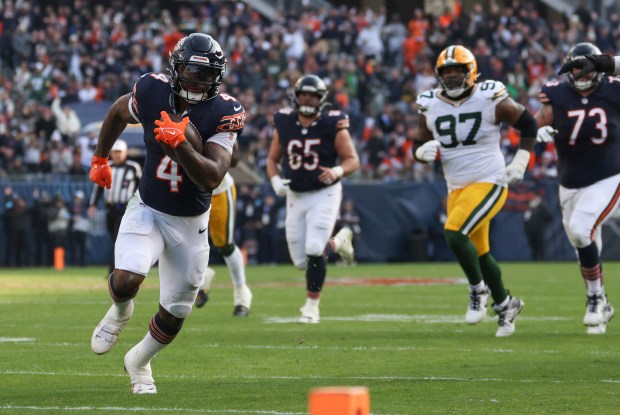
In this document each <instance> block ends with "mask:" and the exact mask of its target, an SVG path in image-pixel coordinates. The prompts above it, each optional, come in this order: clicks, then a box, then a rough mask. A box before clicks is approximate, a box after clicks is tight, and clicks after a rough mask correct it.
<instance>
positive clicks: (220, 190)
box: [213, 172, 234, 196]
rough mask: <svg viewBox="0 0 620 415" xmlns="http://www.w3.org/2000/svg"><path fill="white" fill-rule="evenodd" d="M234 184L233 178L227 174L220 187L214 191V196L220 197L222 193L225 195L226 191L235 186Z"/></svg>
mask: <svg viewBox="0 0 620 415" xmlns="http://www.w3.org/2000/svg"><path fill="white" fill-rule="evenodd" d="M233 183H234V180H233V177H232V176H231V175H230V173H228V172H226V175H225V176H224V178H223V179H222V182H221V183H220V185H219V186H218V187H216V188H215V189H214V190H213V195H214V196H215V195H219V194H220V193H224V192H225V191H226V190H228V188H229V187H230V186H232V185H233Z"/></svg>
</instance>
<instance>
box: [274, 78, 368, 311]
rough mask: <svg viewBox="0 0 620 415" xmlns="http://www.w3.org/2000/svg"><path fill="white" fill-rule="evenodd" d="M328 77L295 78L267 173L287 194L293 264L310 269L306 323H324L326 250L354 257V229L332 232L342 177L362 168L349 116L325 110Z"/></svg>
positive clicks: (276, 188)
mask: <svg viewBox="0 0 620 415" xmlns="http://www.w3.org/2000/svg"><path fill="white" fill-rule="evenodd" d="M326 99H327V87H326V85H325V82H324V81H323V80H322V79H321V78H319V77H318V76H316V75H304V76H302V77H301V78H299V80H297V82H296V83H295V87H294V96H293V107H294V108H293V109H291V108H286V109H282V110H280V111H279V112H277V113H276V114H275V115H274V124H275V129H274V132H273V137H272V140H271V146H270V148H269V154H268V156H267V163H266V167H267V175H268V176H269V178H270V179H271V184H272V186H273V189H274V191H275V193H276V194H277V195H278V196H286V241H287V243H288V249H289V253H290V255H291V259H292V261H293V264H294V265H295V267H297V268H298V269H302V270H305V272H306V292H307V294H306V297H307V298H306V303H305V304H304V306H303V307H301V309H300V311H301V318H300V320H299V321H300V322H301V323H318V322H319V297H320V295H321V290H322V288H323V283H324V282H325V276H326V274H327V259H326V254H327V253H329V252H337V253H339V254H340V256H341V257H342V258H343V259H344V260H345V261H347V262H351V261H352V260H353V246H352V244H351V237H352V233H351V230H350V229H348V228H343V229H342V230H341V231H340V232H338V234H336V236H335V237H334V238H333V239H330V236H331V234H332V232H333V230H334V225H335V223H336V219H337V217H338V212H339V211H340V202H341V201H342V184H341V183H340V179H341V178H342V177H343V176H346V175H349V174H351V173H353V172H354V171H356V170H357V169H358V168H359V165H360V162H359V157H358V155H357V152H356V150H355V147H354V145H353V141H352V139H351V135H350V134H349V130H348V128H349V117H348V116H347V115H346V114H344V113H343V112H341V111H338V110H329V109H324V107H325V101H326Z"/></svg>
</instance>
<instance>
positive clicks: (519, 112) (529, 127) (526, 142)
mask: <svg viewBox="0 0 620 415" xmlns="http://www.w3.org/2000/svg"><path fill="white" fill-rule="evenodd" d="M495 118H496V119H497V121H499V122H505V123H507V124H508V125H511V126H513V127H514V128H516V129H517V130H519V131H521V139H520V140H519V149H523V150H526V151H528V152H529V151H530V150H532V148H533V147H534V144H535V143H536V130H537V129H538V127H537V124H536V119H534V117H533V116H532V114H530V112H529V111H528V110H526V109H525V107H524V106H523V105H521V104H519V103H518V102H516V101H515V100H513V99H512V98H506V99H504V100H502V102H500V103H499V104H497V106H496V107H495Z"/></svg>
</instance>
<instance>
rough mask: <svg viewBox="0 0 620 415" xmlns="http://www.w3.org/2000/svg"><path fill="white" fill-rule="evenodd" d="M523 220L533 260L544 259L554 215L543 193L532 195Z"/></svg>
mask: <svg viewBox="0 0 620 415" xmlns="http://www.w3.org/2000/svg"><path fill="white" fill-rule="evenodd" d="M523 220H524V226H525V234H526V236H527V243H528V245H529V247H530V251H531V258H532V260H533V261H544V260H545V259H546V258H547V251H546V249H547V239H546V238H547V229H548V228H549V224H550V223H551V222H552V220H553V216H552V215H551V210H550V209H549V207H548V206H547V204H546V203H545V201H544V200H543V198H542V195H540V194H534V195H532V199H531V200H530V203H529V206H528V209H527V210H526V211H525V213H524V214H523Z"/></svg>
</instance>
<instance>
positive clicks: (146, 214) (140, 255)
mask: <svg viewBox="0 0 620 415" xmlns="http://www.w3.org/2000/svg"><path fill="white" fill-rule="evenodd" d="M163 248H164V242H163V239H162V237H161V235H160V234H159V231H158V229H157V227H156V226H154V223H153V214H152V212H151V211H150V209H149V208H148V207H145V206H144V205H142V206H140V204H139V203H138V201H137V199H132V202H130V204H129V207H128V208H127V212H126V215H125V218H124V219H123V221H122V224H121V226H120V231H119V234H118V238H117V241H116V244H115V263H116V266H117V268H116V269H115V270H114V271H113V272H112V273H111V274H110V276H109V278H108V288H109V291H110V297H111V298H112V306H111V307H110V309H109V310H108V312H107V313H106V315H105V316H104V318H103V319H102V320H101V322H100V323H99V324H98V325H97V327H96V328H95V330H94V331H93V335H92V338H91V348H92V350H93V352H95V353H97V354H104V353H107V352H108V351H110V349H111V348H112V347H113V346H114V344H116V341H117V340H118V336H119V334H120V332H121V330H122V329H123V328H124V327H125V325H127V322H128V321H129V319H130V318H131V315H132V313H133V308H134V304H133V298H134V297H135V296H136V294H137V292H138V289H139V287H140V284H141V283H142V281H144V277H145V276H146V274H147V273H148V271H149V269H150V268H151V266H152V265H153V264H154V263H155V261H156V260H157V258H158V257H159V255H160V254H161V252H162V251H163Z"/></svg>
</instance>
